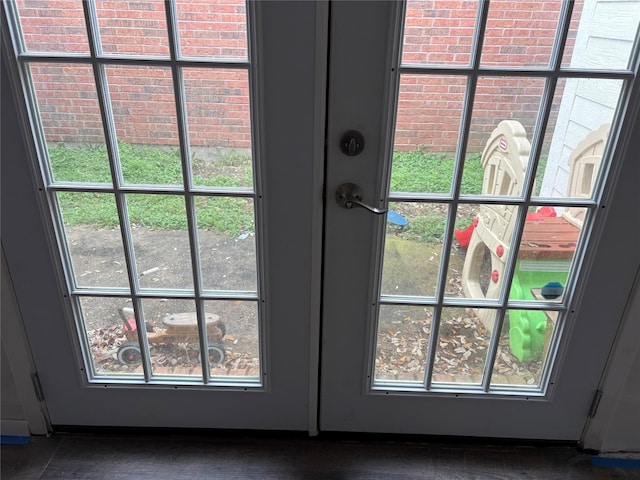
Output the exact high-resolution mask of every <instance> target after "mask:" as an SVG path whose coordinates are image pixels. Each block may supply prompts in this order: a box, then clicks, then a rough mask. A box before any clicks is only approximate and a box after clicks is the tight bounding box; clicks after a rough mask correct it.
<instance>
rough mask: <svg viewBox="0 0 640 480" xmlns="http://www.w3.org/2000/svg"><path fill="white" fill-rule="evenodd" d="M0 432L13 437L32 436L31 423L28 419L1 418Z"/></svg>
mask: <svg viewBox="0 0 640 480" xmlns="http://www.w3.org/2000/svg"><path fill="white" fill-rule="evenodd" d="M0 433H2V435H7V436H12V437H30V436H31V433H30V432H29V423H28V422H27V421H26V420H0Z"/></svg>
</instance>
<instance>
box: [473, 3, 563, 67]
mask: <svg viewBox="0 0 640 480" xmlns="http://www.w3.org/2000/svg"><path fill="white" fill-rule="evenodd" d="M562 3H563V2H562V1H561V0H554V1H547V2H544V3H540V2H536V1H524V2H514V1H512V0H492V1H491V4H490V6H489V17H488V18H487V27H486V31H485V38H484V45H483V47H482V58H481V64H482V65H483V66H501V67H513V68H517V67H546V66H548V65H549V62H550V60H551V51H552V48H553V43H554V39H555V36H556V28H557V26H558V17H559V13H560V10H561V8H562Z"/></svg>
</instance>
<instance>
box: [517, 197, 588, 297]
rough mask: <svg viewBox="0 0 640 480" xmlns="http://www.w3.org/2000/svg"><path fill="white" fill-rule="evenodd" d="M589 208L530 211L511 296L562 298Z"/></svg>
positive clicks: (523, 234)
mask: <svg viewBox="0 0 640 480" xmlns="http://www.w3.org/2000/svg"><path fill="white" fill-rule="evenodd" d="M586 215H587V209H585V208H576V207H573V208H566V207H560V206H547V207H542V208H540V209H539V210H537V211H535V212H531V213H529V214H528V215H527V221H526V222H525V225H524V231H523V233H522V239H521V242H520V248H519V251H518V258H517V261H516V269H515V272H514V276H513V283H512V285H511V293H510V298H512V299H518V300H534V299H535V300H538V301H545V300H546V301H562V300H563V299H564V293H565V292H564V289H565V287H566V285H567V279H568V277H569V272H570V271H571V269H572V265H573V258H574V254H575V250H576V247H577V245H578V244H579V242H580V234H581V232H582V227H583V222H584V219H585V217H586Z"/></svg>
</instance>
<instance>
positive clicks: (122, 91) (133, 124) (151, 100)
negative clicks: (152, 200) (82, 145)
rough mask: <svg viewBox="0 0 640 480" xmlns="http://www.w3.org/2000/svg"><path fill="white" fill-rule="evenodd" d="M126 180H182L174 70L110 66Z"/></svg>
mask: <svg viewBox="0 0 640 480" xmlns="http://www.w3.org/2000/svg"><path fill="white" fill-rule="evenodd" d="M106 73H107V80H108V84H109V96H110V98H111V104H112V110H113V121H114V123H115V128H116V133H117V136H118V150H119V153H120V162H121V164H122V177H123V179H124V181H125V183H142V184H161V185H182V184H183V180H182V170H181V163H180V153H179V151H178V149H177V147H178V127H177V117H176V104H175V96H174V93H173V81H172V76H171V69H169V68H160V67H138V66H108V67H106Z"/></svg>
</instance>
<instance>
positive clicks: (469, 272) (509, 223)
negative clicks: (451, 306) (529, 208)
mask: <svg viewBox="0 0 640 480" xmlns="http://www.w3.org/2000/svg"><path fill="white" fill-rule="evenodd" d="M460 207H461V208H460V212H461V214H459V215H458V223H457V227H456V229H455V232H454V233H455V240H456V243H455V245H454V249H455V251H456V252H457V254H458V255H460V256H462V257H463V260H462V262H463V266H462V268H461V269H460V267H459V266H458V265H457V264H456V263H453V262H452V263H451V264H450V265H449V270H448V272H447V285H446V290H445V295H446V296H448V297H464V298H472V299H483V298H487V299H494V300H495V299H497V298H499V296H500V290H501V288H502V283H503V279H504V275H505V271H504V270H505V266H506V262H507V261H508V258H509V255H510V252H511V250H510V245H511V238H512V236H513V230H514V227H515V221H516V215H517V212H518V207H517V206H514V205H504V204H480V205H476V204H469V205H461V206H460ZM474 212H475V216H473V215H474Z"/></svg>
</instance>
